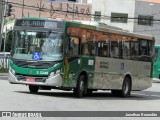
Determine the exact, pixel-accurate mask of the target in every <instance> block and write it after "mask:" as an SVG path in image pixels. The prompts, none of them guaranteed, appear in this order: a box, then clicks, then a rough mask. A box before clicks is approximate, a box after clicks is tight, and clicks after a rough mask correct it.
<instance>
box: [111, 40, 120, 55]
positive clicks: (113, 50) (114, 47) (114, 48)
mask: <svg viewBox="0 0 160 120" xmlns="http://www.w3.org/2000/svg"><path fill="white" fill-rule="evenodd" d="M111 57H115V58H118V57H119V48H118V42H116V41H112V42H111Z"/></svg>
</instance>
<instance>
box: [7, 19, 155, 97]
mask: <svg viewBox="0 0 160 120" xmlns="http://www.w3.org/2000/svg"><path fill="white" fill-rule="evenodd" d="M12 43H13V44H12V50H11V58H10V67H9V77H8V80H9V82H10V83H12V84H24V85H28V86H29V91H30V92H31V93H37V92H38V90H39V89H43V90H51V89H61V90H73V93H74V95H75V96H77V97H83V96H84V95H86V94H91V93H92V92H93V91H97V90H111V93H112V94H113V95H114V96H121V97H127V96H128V95H130V92H131V91H135V90H136V91H137V90H144V89H147V88H149V87H151V85H152V75H153V59H152V56H153V49H154V38H153V37H151V36H146V35H140V34H134V33H129V32H126V31H123V30H118V29H115V28H108V27H106V26H104V27H103V26H100V25H99V24H98V23H97V24H92V25H91V24H87V23H84V22H83V21H66V20H59V19H50V18H21V19H17V20H16V21H15V25H14V28H13V37H12Z"/></svg>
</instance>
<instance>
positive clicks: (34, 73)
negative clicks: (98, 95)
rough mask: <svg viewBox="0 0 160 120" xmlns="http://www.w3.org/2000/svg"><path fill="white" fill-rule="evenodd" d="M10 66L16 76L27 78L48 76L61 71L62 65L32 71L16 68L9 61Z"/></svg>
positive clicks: (31, 69) (30, 69)
mask: <svg viewBox="0 0 160 120" xmlns="http://www.w3.org/2000/svg"><path fill="white" fill-rule="evenodd" d="M10 66H11V68H12V69H14V70H15V72H16V73H18V74H23V75H28V76H48V75H49V74H50V72H52V71H55V70H58V69H61V68H62V63H59V64H57V65H55V66H52V67H51V68H48V69H33V68H22V67H18V66H16V65H15V64H13V62H12V61H11V60H10Z"/></svg>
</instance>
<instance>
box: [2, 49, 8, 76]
mask: <svg viewBox="0 0 160 120" xmlns="http://www.w3.org/2000/svg"><path fill="white" fill-rule="evenodd" d="M9 57H10V53H9V52H0V73H6V72H8V69H9Z"/></svg>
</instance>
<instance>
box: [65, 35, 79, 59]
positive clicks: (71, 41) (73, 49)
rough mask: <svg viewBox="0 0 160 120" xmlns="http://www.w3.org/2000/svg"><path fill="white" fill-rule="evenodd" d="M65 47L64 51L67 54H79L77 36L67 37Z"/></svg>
mask: <svg viewBox="0 0 160 120" xmlns="http://www.w3.org/2000/svg"><path fill="white" fill-rule="evenodd" d="M66 48H67V49H66V52H67V54H68V55H69V56H78V55H79V38H77V37H68V38H67V47H66Z"/></svg>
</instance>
